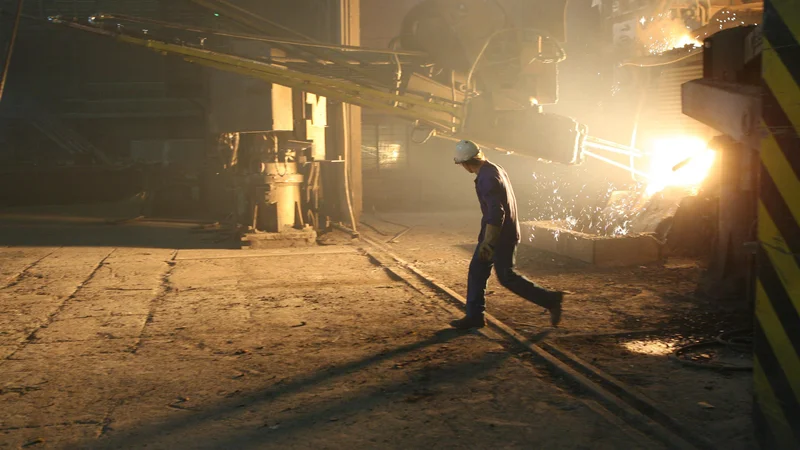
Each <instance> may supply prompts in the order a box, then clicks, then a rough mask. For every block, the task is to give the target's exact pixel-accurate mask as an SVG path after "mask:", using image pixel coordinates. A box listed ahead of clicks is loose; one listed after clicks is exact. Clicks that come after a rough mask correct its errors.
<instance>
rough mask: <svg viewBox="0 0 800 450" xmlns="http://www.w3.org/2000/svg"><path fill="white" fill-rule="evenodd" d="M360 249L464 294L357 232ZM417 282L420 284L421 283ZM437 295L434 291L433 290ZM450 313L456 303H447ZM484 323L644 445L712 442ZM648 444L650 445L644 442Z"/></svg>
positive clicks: (700, 446) (624, 388)
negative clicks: (563, 381) (524, 351)
mask: <svg viewBox="0 0 800 450" xmlns="http://www.w3.org/2000/svg"><path fill="white" fill-rule="evenodd" d="M359 238H360V242H361V244H362V245H361V246H360V247H361V250H362V251H363V252H364V253H365V254H366V255H367V256H368V257H369V258H370V259H371V260H372V261H373V263H375V264H376V265H379V266H381V267H383V268H384V269H385V270H386V271H387V272H389V274H390V275H391V276H393V277H394V278H396V279H398V280H399V281H403V282H405V283H406V284H408V285H409V286H411V287H412V288H414V289H416V290H418V291H420V292H421V293H423V294H425V295H427V296H435V297H437V298H444V299H446V300H448V301H449V302H451V305H452V304H455V305H456V306H462V307H463V306H465V305H466V299H464V297H462V296H461V295H459V294H458V293H457V292H455V291H454V290H452V289H451V288H449V287H448V286H447V285H445V284H444V283H442V282H440V281H438V280H436V279H435V278H434V277H432V276H430V275H429V274H426V273H424V272H423V271H421V270H419V269H418V268H417V267H415V266H414V265H412V264H411V263H409V262H407V261H406V260H404V259H403V258H401V257H399V256H397V255H396V254H394V253H393V252H392V251H391V249H389V248H387V247H386V246H385V245H384V244H383V243H380V242H377V241H375V240H373V239H371V238H369V237H365V236H363V235H361V236H359ZM420 285H423V286H425V288H421V286H420ZM437 294H438V295H437ZM451 309H453V310H454V311H453V312H454V313H458V312H457V311H455V308H454V307H452V306H451ZM486 319H487V322H488V325H489V327H490V328H491V329H492V330H494V331H495V332H497V333H498V334H500V335H502V336H503V337H504V338H505V339H507V340H509V341H511V342H512V343H513V344H515V345H518V346H521V347H523V348H524V349H526V350H528V351H530V352H531V353H532V354H533V355H534V358H535V359H536V360H538V361H539V362H541V363H544V364H545V365H546V366H547V367H548V368H549V369H550V370H551V371H552V373H554V374H555V375H559V376H561V377H563V378H564V379H565V380H566V381H567V382H568V384H569V385H570V388H571V389H572V390H573V391H577V392H579V393H581V394H584V395H586V396H588V397H589V398H591V399H592V401H589V402H587V401H585V399H583V400H584V403H585V404H587V406H589V407H590V408H591V409H592V410H593V411H595V412H596V413H598V414H600V415H602V416H603V417H605V418H606V419H608V420H609V422H611V423H613V424H614V425H616V426H618V427H620V428H621V429H622V430H623V431H624V432H625V433H626V434H628V435H629V436H630V437H632V438H634V439H635V440H636V441H638V442H639V443H640V444H643V445H644V447H645V448H653V447H652V446H651V445H652V444H655V443H658V444H660V446H663V447H665V448H670V449H687V450H689V449H691V450H713V449H716V448H717V447H716V446H715V445H714V444H713V443H712V442H710V441H709V440H707V439H706V438H704V437H702V436H698V435H697V434H696V433H694V432H693V431H691V430H689V429H688V428H687V427H686V426H685V425H683V424H682V423H681V422H679V421H678V420H676V419H675V418H673V417H671V416H670V415H668V414H667V413H665V412H663V411H662V410H661V409H660V408H659V407H658V405H657V404H656V403H654V402H653V401H652V400H651V399H649V398H647V397H645V396H644V395H642V394H641V393H639V392H637V391H636V390H635V389H634V388H632V387H631V386H628V385H627V384H625V383H624V382H622V381H620V380H618V379H617V378H615V377H613V376H612V375H610V374H608V373H606V372H605V371H603V370H601V369H600V368H598V367H596V366H594V365H592V364H590V363H588V362H587V361H585V360H583V359H581V358H579V357H578V356H576V355H575V354H573V353H571V352H569V351H567V350H565V349H563V348H561V347H559V346H558V345H556V344H553V343H550V342H546V341H543V340H538V341H535V342H534V341H532V340H531V339H529V338H527V337H525V336H524V335H522V334H521V333H519V332H517V331H516V330H514V329H513V328H511V327H510V326H508V325H507V324H505V323H503V322H502V321H501V320H498V319H497V318H495V317H493V316H492V315H489V314H487V315H486ZM648 443H649V444H648Z"/></svg>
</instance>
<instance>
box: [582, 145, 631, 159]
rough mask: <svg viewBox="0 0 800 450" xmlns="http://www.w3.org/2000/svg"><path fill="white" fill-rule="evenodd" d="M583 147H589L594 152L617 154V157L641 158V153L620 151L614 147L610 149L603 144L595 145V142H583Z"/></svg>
mask: <svg viewBox="0 0 800 450" xmlns="http://www.w3.org/2000/svg"><path fill="white" fill-rule="evenodd" d="M583 145H584V147H591V148H594V149H596V150H605V151H607V152H611V153H617V154H619V155H625V156H630V157H631V158H641V157H642V154H641V153H638V152H635V151H630V150H622V149H619V148H616V147H610V146H608V145H605V144H598V143H595V142H584V143H583Z"/></svg>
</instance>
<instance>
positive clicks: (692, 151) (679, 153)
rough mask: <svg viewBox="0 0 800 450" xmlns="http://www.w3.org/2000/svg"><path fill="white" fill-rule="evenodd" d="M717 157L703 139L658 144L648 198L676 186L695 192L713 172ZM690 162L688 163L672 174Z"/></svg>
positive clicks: (664, 140) (655, 145) (662, 141)
mask: <svg viewBox="0 0 800 450" xmlns="http://www.w3.org/2000/svg"><path fill="white" fill-rule="evenodd" d="M715 157H716V154H715V153H714V151H713V150H709V149H708V147H707V146H706V142H705V141H704V140H703V139H701V138H697V137H690V136H681V137H673V138H664V139H658V140H656V141H655V143H654V145H653V151H652V154H651V155H650V170H649V172H648V174H649V184H648V186H647V194H648V195H653V194H655V193H657V192H660V191H662V190H664V189H665V188H667V187H673V186H679V187H687V188H692V189H694V190H696V189H697V188H699V187H700V185H701V184H702V183H703V181H704V180H705V179H706V177H708V174H709V172H711V167H712V166H713V165H714V159H715ZM687 159H688V162H686V163H685V164H683V165H682V166H681V167H680V168H678V169H677V170H673V168H675V166H676V165H678V164H680V163H682V162H684V161H687Z"/></svg>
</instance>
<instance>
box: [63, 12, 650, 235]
mask: <svg viewBox="0 0 800 450" xmlns="http://www.w3.org/2000/svg"><path fill="white" fill-rule="evenodd" d="M192 2H193V3H195V4H197V6H200V7H202V8H206V9H208V10H211V11H213V12H214V14H215V15H217V16H220V17H221V18H225V19H227V20H228V21H230V22H231V23H233V24H236V25H239V26H240V27H239V29H244V30H246V31H244V32H231V31H227V30H221V29H219V28H214V29H212V28H204V27H202V26H198V25H191V24H185V23H172V22H167V21H162V20H156V19H152V18H145V17H133V16H124V15H119V14H104V13H97V14H95V15H94V16H92V17H89V18H87V19H86V20H78V19H75V18H69V19H66V18H63V17H51V18H50V19H49V20H50V21H51V22H52V23H54V24H58V25H63V26H67V27H70V28H73V29H78V30H81V31H85V32H89V33H93V34H95V35H98V36H103V37H107V38H112V39H116V40H118V41H120V42H123V43H126V44H130V45H137V46H142V47H146V48H150V49H152V50H154V51H156V52H159V53H162V54H164V55H175V56H178V57H182V58H183V59H184V60H186V61H188V62H191V63H196V64H199V65H203V66H206V67H211V68H214V69H218V71H217V72H216V73H219V74H226V73H227V74H236V75H244V76H245V77H247V78H250V79H252V80H254V81H261V82H267V83H270V84H271V86H272V88H271V101H272V103H273V107H272V113H273V114H272V117H271V120H272V122H271V123H268V121H267V120H263V118H261V117H260V116H258V115H257V114H253V115H251V117H250V119H251V120H250V121H249V122H251V123H252V124H251V125H249V126H247V127H245V126H243V125H241V121H239V123H236V124H234V125H231V124H230V121H226V120H225V117H226V115H227V112H228V111H229V109H226V107H225V106H224V104H225V102H224V101H221V102H219V105H221V106H222V107H221V108H217V107H215V108H214V109H215V110H219V111H221V112H217V113H216V114H215V116H214V117H213V120H212V127H213V128H214V130H216V132H217V133H219V134H220V135H221V136H223V137H222V138H221V139H220V142H221V146H220V149H221V151H223V152H227V153H229V154H230V156H231V157H230V158H227V159H226V158H223V160H224V161H223V165H224V167H225V168H226V170H228V175H234V176H235V178H236V180H238V181H236V182H235V183H234V184H236V185H238V186H239V187H238V188H237V191H238V192H249V195H248V198H250V200H249V201H244V200H242V199H240V200H239V201H238V203H239V204H240V206H239V208H237V216H238V218H239V221H240V223H245V224H252V225H253V226H254V228H257V229H261V230H268V231H279V230H280V229H281V228H282V227H284V226H288V225H290V224H291V225H294V226H295V227H299V226H303V225H305V224H306V223H311V225H313V226H315V227H316V226H319V224H320V222H321V221H320V219H319V212H318V211H317V210H315V209H314V208H308V207H302V208H300V207H296V206H295V204H300V203H304V204H313V203H315V202H318V197H317V195H318V192H319V174H320V172H322V171H323V170H324V168H325V167H328V166H330V165H331V164H336V163H337V162H338V163H341V162H342V161H341V160H339V161H336V159H337V158H334V159H331V158H330V155H326V149H325V127H326V125H327V124H326V123H325V116H326V113H325V111H326V108H327V103H328V102H342V103H347V104H352V105H356V106H361V107H365V108H369V109H372V110H373V111H375V112H378V113H382V114H386V115H390V116H394V117H398V118H401V119H406V120H409V121H411V122H413V123H414V124H415V125H416V127H417V128H418V129H421V130H423V131H424V132H425V133H426V134H427V135H428V138H432V137H437V138H444V139H451V140H459V139H470V140H473V141H475V142H477V143H478V144H479V145H481V146H483V147H486V148H493V149H497V150H500V151H503V152H507V153H514V154H519V155H523V156H529V157H534V158H538V159H541V160H545V161H551V162H556V163H561V164H578V163H580V162H581V161H583V159H584V158H585V157H586V156H589V157H596V158H599V159H602V160H605V161H608V162H609V163H612V164H616V165H618V164H617V163H614V161H612V160H610V159H607V158H603V157H602V156H600V155H598V154H597V153H596V152H594V151H589V150H588V149H589V148H591V149H592V150H608V151H612V152H615V153H623V154H630V153H633V152H635V150H633V149H630V148H627V147H624V146H619V145H616V144H614V143H611V142H607V141H601V140H599V139H594V138H591V137H589V136H587V131H588V130H587V128H586V127H585V126H583V125H581V124H579V123H578V122H576V121H575V120H574V119H572V118H569V117H563V116H559V115H554V114H547V113H544V112H543V111H542V106H544V105H548V104H553V103H555V102H557V100H558V63H559V62H561V61H562V60H564V58H565V57H566V55H565V53H564V50H563V48H562V47H561V42H563V41H564V39H565V7H566V3H567V2H566V0H559V1H552V0H548V1H536V2H528V1H519V0H498V1H494V2H486V1H483V0H462V1H455V0H427V1H425V2H422V3H420V4H419V5H418V6H417V7H416V8H414V9H413V10H412V11H411V13H410V14H409V15H408V16H407V17H406V19H405V21H404V25H403V32H402V34H401V36H398V37H397V38H396V39H395V40H394V41H393V43H392V46H391V48H389V49H367V48H362V47H351V46H347V45H336V44H329V43H324V42H320V41H316V40H313V39H311V38H309V37H307V36H303V35H302V34H300V33H297V32H295V31H293V30H291V29H288V28H286V27H284V26H282V25H280V24H277V23H274V22H272V21H271V20H269V19H268V18H266V17H263V16H261V15H258V14H256V13H254V12H252V11H248V10H246V9H244V8H242V7H240V6H237V5H234V4H233V3H231V2H228V1H227V0H192ZM216 76H229V75H216ZM247 78H244V80H246V79H247ZM228 80H229V81H231V82H229V83H217V84H216V85H220V84H222V85H225V86H229V89H234V87H233V86H239V85H242V84H246V83H242V82H241V80H243V79H242V78H239V79H238V80H237V81H235V82H234V80H233V79H228ZM228 94H229V92H221V93H220V94H219V95H218V97H220V98H224V97H225V96H226V95H228ZM244 97H245V98H247V96H244ZM237 106H238V107H239V108H240V109H241V108H242V107H244V108H248V107H249V105H237ZM228 108H230V107H229V106H228ZM238 117H241V114H239V116H238ZM231 136H233V137H231ZM253 136H255V137H253ZM343 159H344V162H345V164H346V162H347V157H346V156H345V157H344V158H343ZM244 161H248V162H247V163H246V164H243V162H244ZM253 161H256V162H257V163H253ZM286 177H289V178H286ZM243 180H247V181H243ZM287 180H289V181H287ZM345 181H346V177H345ZM309 182H312V183H313V184H311V185H309V184H308V183H309ZM242 185H246V186H247V187H246V188H245V187H242ZM301 185H302V186H303V187H304V188H305V189H304V191H305V194H306V195H304V197H305V199H303V200H302V202H301V201H300V199H298V198H297V197H298V191H299V186H301ZM289 186H291V188H289ZM255 191H260V192H262V193H266V194H264V195H262V194H258V195H255V194H253V193H254V192H255ZM278 192H280V193H281V194H278ZM286 193H291V195H288V194H286ZM284 194H286V195H284ZM240 197H241V195H240ZM253 198H258V199H262V198H267V201H266V202H264V201H262V200H258V201H254V200H253ZM276 199H285V201H284V200H280V201H278V200H276ZM276 201H277V203H280V205H279V206H277V211H281V213H280V214H278V217H280V218H277V219H276V218H275V217H276V216H275V214H272V215H271V217H272V219H270V221H267V220H266V219H265V217H266V216H265V215H264V214H265V210H266V209H270V208H273V207H269V208H267V207H266V205H275V203H276ZM283 203H286V204H287V205H288V206H286V205H283ZM258 204H261V206H260V207H259V206H258ZM292 211H296V214H295V213H293V212H292ZM259 217H262V218H261V219H259ZM267 222H269V224H268V223H267Z"/></svg>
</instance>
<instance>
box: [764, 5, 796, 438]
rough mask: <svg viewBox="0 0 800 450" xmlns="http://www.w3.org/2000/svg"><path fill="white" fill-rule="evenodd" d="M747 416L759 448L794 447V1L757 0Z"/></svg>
mask: <svg viewBox="0 0 800 450" xmlns="http://www.w3.org/2000/svg"><path fill="white" fill-rule="evenodd" d="M763 33H764V43H763V44H764V49H763V85H764V96H763V124H762V125H763V127H764V135H763V140H762V143H761V189H760V195H759V204H758V237H759V241H760V242H761V245H760V250H759V257H758V283H757V287H756V325H755V373H754V391H755V402H754V410H753V414H754V420H755V427H756V434H757V436H758V439H759V442H760V444H761V446H762V448H764V449H765V450H766V449H769V450H772V449H776V450H780V449H800V225H798V224H800V138H798V131H799V130H800V44H799V42H800V0H766V1H765V2H764V23H763Z"/></svg>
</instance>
